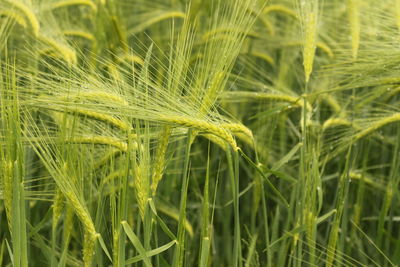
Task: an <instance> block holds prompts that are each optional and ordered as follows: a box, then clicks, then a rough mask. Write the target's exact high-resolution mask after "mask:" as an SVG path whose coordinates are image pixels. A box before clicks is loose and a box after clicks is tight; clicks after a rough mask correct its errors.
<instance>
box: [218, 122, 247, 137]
mask: <svg viewBox="0 0 400 267" xmlns="http://www.w3.org/2000/svg"><path fill="white" fill-rule="evenodd" d="M221 127H222V128H224V129H227V130H228V131H231V132H233V133H234V134H235V133H243V134H245V135H246V136H247V137H248V138H250V139H251V140H252V139H253V132H252V131H251V130H250V129H249V128H247V127H246V126H244V125H243V124H240V123H221Z"/></svg>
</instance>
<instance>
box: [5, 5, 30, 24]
mask: <svg viewBox="0 0 400 267" xmlns="http://www.w3.org/2000/svg"><path fill="white" fill-rule="evenodd" d="M0 16H5V17H9V18H11V19H13V20H14V21H15V22H16V23H18V24H19V25H20V26H22V27H23V28H26V26H27V25H26V21H25V19H24V17H22V16H20V15H19V14H18V13H16V12H15V11H12V10H7V9H2V10H0Z"/></svg>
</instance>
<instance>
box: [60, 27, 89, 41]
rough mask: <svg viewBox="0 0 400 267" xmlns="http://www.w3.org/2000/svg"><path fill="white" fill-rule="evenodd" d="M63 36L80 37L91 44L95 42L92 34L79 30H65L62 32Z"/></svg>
mask: <svg viewBox="0 0 400 267" xmlns="http://www.w3.org/2000/svg"><path fill="white" fill-rule="evenodd" d="M63 34H64V35H65V36H76V37H81V38H84V39H86V40H88V41H91V42H93V41H95V40H96V38H95V37H94V35H93V34H91V33H88V32H85V31H81V30H65V31H63Z"/></svg>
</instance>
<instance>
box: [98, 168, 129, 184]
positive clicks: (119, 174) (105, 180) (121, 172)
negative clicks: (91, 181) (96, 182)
mask: <svg viewBox="0 0 400 267" xmlns="http://www.w3.org/2000/svg"><path fill="white" fill-rule="evenodd" d="M125 175H126V171H125V170H118V171H115V172H112V173H110V174H109V175H107V176H106V177H104V178H103V179H102V180H101V183H102V185H106V184H108V183H109V182H111V181H112V180H114V179H116V178H119V177H123V176H125Z"/></svg>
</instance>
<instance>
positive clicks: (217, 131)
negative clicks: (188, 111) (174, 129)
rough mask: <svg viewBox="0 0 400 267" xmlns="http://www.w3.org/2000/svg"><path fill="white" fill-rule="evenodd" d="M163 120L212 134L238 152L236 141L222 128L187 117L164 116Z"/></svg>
mask: <svg viewBox="0 0 400 267" xmlns="http://www.w3.org/2000/svg"><path fill="white" fill-rule="evenodd" d="M161 120H162V121H165V122H169V123H174V124H178V125H181V126H185V127H189V128H195V129H198V130H200V131H205V132H209V133H212V134H214V135H216V136H219V137H221V138H222V139H223V140H225V142H227V143H228V144H229V145H230V146H231V147H232V148H233V149H234V150H235V151H237V150H238V147H237V144H236V141H235V139H234V138H233V136H232V134H230V133H229V132H228V131H227V130H226V129H224V128H222V127H221V126H219V125H216V124H212V123H209V122H206V121H203V120H199V119H192V118H187V117H183V116H171V117H167V116H162V117H161Z"/></svg>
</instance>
